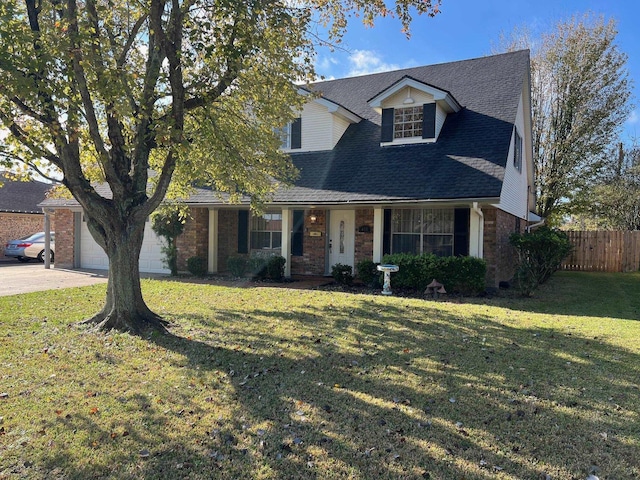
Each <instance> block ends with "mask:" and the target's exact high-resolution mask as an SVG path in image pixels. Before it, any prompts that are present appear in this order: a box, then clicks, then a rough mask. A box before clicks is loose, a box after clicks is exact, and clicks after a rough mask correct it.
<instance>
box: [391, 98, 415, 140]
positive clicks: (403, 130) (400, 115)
mask: <svg viewBox="0 0 640 480" xmlns="http://www.w3.org/2000/svg"><path fill="white" fill-rule="evenodd" d="M411 137H422V105H420V106H418V107H404V108H396V109H394V111H393V138H411Z"/></svg>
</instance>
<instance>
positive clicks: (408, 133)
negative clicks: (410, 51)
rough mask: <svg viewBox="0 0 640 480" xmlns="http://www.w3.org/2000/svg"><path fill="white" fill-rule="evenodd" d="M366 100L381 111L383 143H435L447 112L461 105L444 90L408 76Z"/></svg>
mask: <svg viewBox="0 0 640 480" xmlns="http://www.w3.org/2000/svg"><path fill="white" fill-rule="evenodd" d="M368 103H369V106H370V107H372V108H374V109H375V110H376V111H377V112H378V113H380V114H382V133H381V138H380V142H381V145H383V146H386V145H401V144H409V143H425V142H435V141H436V139H437V138H438V135H439V134H440V130H441V129H442V125H443V124H444V120H445V118H446V116H447V114H448V113H454V112H458V111H459V110H460V109H461V108H462V107H461V106H460V104H459V103H458V102H457V101H456V99H455V98H453V96H452V95H451V94H450V93H449V92H447V91H446V90H442V89H439V88H436V87H434V86H432V85H429V84H427V83H424V82H420V81H418V80H415V79H413V78H411V77H408V76H405V77H403V78H402V79H401V80H399V81H398V82H396V83H395V84H393V85H391V86H390V87H389V88H387V89H385V90H383V91H382V92H380V93H379V94H377V95H376V96H375V97H373V98H372V99H370V100H369V101H368Z"/></svg>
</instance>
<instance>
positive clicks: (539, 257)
mask: <svg viewBox="0 0 640 480" xmlns="http://www.w3.org/2000/svg"><path fill="white" fill-rule="evenodd" d="M509 241H510V242H511V245H513V246H514V247H515V249H516V251H517V253H518V268H517V270H516V285H517V287H518V289H519V290H520V293H522V294H523V295H526V296H530V295H531V294H533V291H534V290H535V289H536V288H537V287H538V285H540V284H542V283H544V282H546V281H547V280H548V279H549V277H550V276H551V275H552V274H553V272H555V271H556V270H558V269H559V268H560V265H561V264H562V261H563V260H564V259H565V258H566V257H567V255H569V254H570V253H571V249H572V248H573V247H572V246H571V242H570V241H569V237H567V234H566V233H564V232H562V231H560V230H555V229H551V228H548V227H540V228H538V229H536V230H534V231H533V232H531V233H524V234H520V233H514V234H512V235H511V237H509Z"/></svg>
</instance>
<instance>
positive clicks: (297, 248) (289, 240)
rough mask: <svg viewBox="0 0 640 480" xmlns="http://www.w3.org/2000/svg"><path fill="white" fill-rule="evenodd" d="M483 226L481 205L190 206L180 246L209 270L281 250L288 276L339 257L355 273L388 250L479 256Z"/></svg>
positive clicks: (319, 271)
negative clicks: (202, 260)
mask: <svg viewBox="0 0 640 480" xmlns="http://www.w3.org/2000/svg"><path fill="white" fill-rule="evenodd" d="M484 227H485V222H484V214H483V210H482V209H481V208H480V207H479V206H478V205H477V204H469V205H468V206H461V205H455V206H447V205H438V206H433V207H431V206H430V207H427V208H425V206H424V205H412V206H410V207H407V208H388V206H373V207H371V206H358V207H355V208H347V207H346V206H338V205H336V206H322V207H319V206H314V205H310V206H307V207H306V208H299V207H297V206H295V207H294V206H280V207H270V208H267V209H266V210H265V211H264V213H263V214H253V213H252V212H250V210H249V209H248V208H246V207H244V208H242V207H228V206H225V207H217V206H214V207H192V209H191V219H190V220H189V221H188V222H187V225H186V226H185V231H184V233H183V235H182V236H181V237H180V238H179V239H178V251H179V258H180V265H181V268H183V269H186V260H187V259H188V258H189V257H191V256H194V255H195V256H200V257H204V258H206V259H207V264H208V271H209V273H212V274H216V273H225V272H227V271H228V268H227V259H228V258H230V257H234V256H239V255H246V256H251V255H281V256H282V257H284V258H285V259H286V260H287V262H286V264H285V276H286V277H290V276H291V275H328V274H329V273H330V272H331V266H332V265H335V264H336V263H341V264H344V265H350V266H351V267H353V268H354V271H355V267H356V265H357V264H358V262H360V261H362V260H373V261H374V262H381V261H382V257H383V255H385V254H387V253H398V252H407V253H427V252H432V253H435V254H437V255H442V256H447V255H471V256H474V257H479V258H482V257H483V253H484V233H485V232H484ZM285 232H286V233H285Z"/></svg>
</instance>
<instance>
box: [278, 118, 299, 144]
mask: <svg viewBox="0 0 640 480" xmlns="http://www.w3.org/2000/svg"><path fill="white" fill-rule="evenodd" d="M276 135H278V136H279V137H280V141H281V142H282V143H281V145H280V148H281V149H282V150H294V149H299V148H302V119H301V118H296V119H295V120H293V121H292V122H289V123H287V124H286V125H285V126H284V127H282V128H278V129H276Z"/></svg>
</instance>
